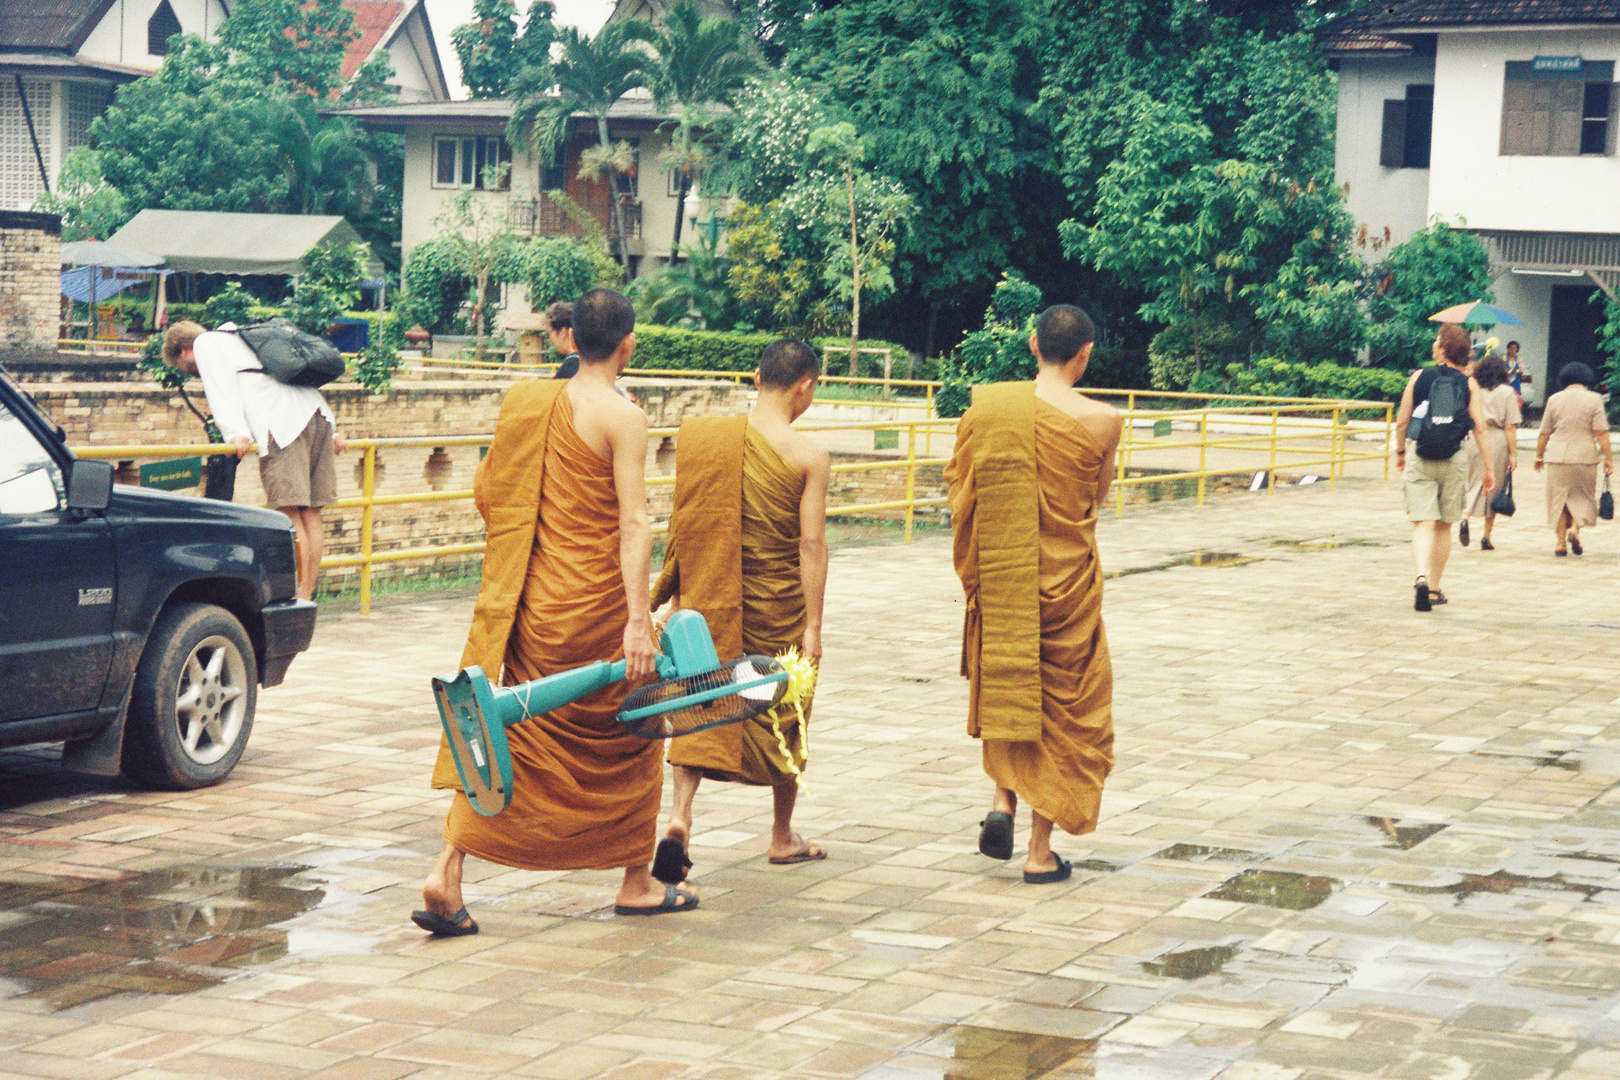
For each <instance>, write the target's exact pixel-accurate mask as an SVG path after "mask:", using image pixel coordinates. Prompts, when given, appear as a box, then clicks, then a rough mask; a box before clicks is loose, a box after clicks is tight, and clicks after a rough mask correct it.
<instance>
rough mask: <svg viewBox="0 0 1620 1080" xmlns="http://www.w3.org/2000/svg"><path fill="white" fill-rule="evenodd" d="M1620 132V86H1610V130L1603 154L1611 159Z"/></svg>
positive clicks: (1604, 143) (1606, 135) (1605, 138)
mask: <svg viewBox="0 0 1620 1080" xmlns="http://www.w3.org/2000/svg"><path fill="white" fill-rule="evenodd" d="M1617 132H1620V86H1615V85H1614V84H1612V83H1611V84H1610V85H1609V128H1608V130H1607V131H1606V132H1605V133H1604V142H1603V152H1604V153H1605V154H1608V155H1609V156H1610V157H1613V156H1614V153H1615V149H1616V146H1615V144H1616V141H1617V140H1616V138H1615V136H1616V133H1617Z"/></svg>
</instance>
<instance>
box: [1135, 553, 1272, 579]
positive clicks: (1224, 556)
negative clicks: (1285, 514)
mask: <svg viewBox="0 0 1620 1080" xmlns="http://www.w3.org/2000/svg"><path fill="white" fill-rule="evenodd" d="M1261 561H1262V560H1261V558H1260V556H1258V555H1240V554H1238V553H1237V552H1235V551H1190V552H1188V553H1187V554H1185V555H1177V556H1175V557H1174V558H1172V559H1168V560H1166V561H1165V562H1161V563H1153V564H1151V565H1149V566H1130V567H1126V568H1125V569H1124V570H1110V571H1108V572H1107V573H1105V574H1104V575H1103V577H1105V578H1110V579H1112V578H1122V577H1130V576H1131V575H1132V574H1151V573H1154V572H1155V571H1158V570H1173V569H1175V568H1176V567H1178V566H1194V567H1205V568H1208V567H1218V566H1245V565H1247V564H1249V563H1255V562H1261Z"/></svg>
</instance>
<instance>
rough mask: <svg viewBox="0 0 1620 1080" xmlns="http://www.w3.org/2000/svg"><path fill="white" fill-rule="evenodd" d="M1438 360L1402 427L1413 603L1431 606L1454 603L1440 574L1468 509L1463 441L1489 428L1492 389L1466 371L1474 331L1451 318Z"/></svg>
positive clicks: (1487, 468)
mask: <svg viewBox="0 0 1620 1080" xmlns="http://www.w3.org/2000/svg"><path fill="white" fill-rule="evenodd" d="M1430 353H1431V355H1433V357H1434V359H1435V365H1434V367H1428V368H1424V369H1423V370H1421V371H1417V372H1414V373H1413V375H1412V377H1411V378H1410V379H1408V380H1407V382H1406V389H1405V390H1404V391H1402V393H1401V411H1400V415H1399V417H1398V418H1397V419H1396V430H1397V431H1402V432H1405V434H1406V442H1405V445H1404V446H1402V447H1401V449H1399V450H1397V451H1396V452H1395V467H1396V468H1397V469H1400V470H1401V494H1402V497H1403V499H1404V500H1405V502H1406V516H1407V518H1408V519H1409V520H1410V521H1411V522H1412V561H1413V562H1414V563H1415V564H1416V566H1417V580H1416V581H1415V582H1414V583H1413V587H1412V591H1413V599H1412V607H1413V609H1414V610H1416V611H1429V610H1431V609H1432V608H1433V607H1434V605H1436V604H1444V603H1445V602H1446V594H1445V593H1443V592H1441V591H1440V575H1441V574H1442V573H1444V572H1445V569H1446V559H1447V558H1448V557H1449V556H1450V554H1451V525H1452V523H1453V522H1455V521H1458V520H1459V519H1461V518H1462V516H1463V501H1464V499H1465V498H1466V497H1467V495H1468V451H1467V450H1466V449H1465V448H1464V447H1463V440H1464V439H1466V438H1467V437H1468V433H1469V432H1470V431H1474V430H1480V431H1483V430H1484V429H1485V414H1484V412H1483V411H1482V410H1481V408H1480V403H1481V399H1482V398H1483V397H1484V396H1485V395H1484V393H1483V391H1481V390H1480V389H1479V384H1478V383H1476V382H1475V381H1474V380H1473V379H1472V378H1470V377H1469V376H1468V375H1467V373H1466V372H1465V371H1464V370H1463V369H1464V368H1465V367H1467V365H1468V361H1469V358H1470V356H1471V355H1472V353H1473V345H1472V343H1471V342H1470V341H1469V340H1468V331H1466V330H1464V329H1463V328H1462V327H1460V326H1457V325H1456V324H1454V323H1447V324H1446V325H1445V326H1442V327H1441V328H1440V333H1439V334H1437V335H1435V339H1434V346H1433V348H1432V349H1431V350H1430ZM1482 464H1483V466H1484V476H1483V477H1482V480H1483V482H1484V485H1485V487H1486V488H1490V489H1494V488H1495V487H1496V473H1495V470H1494V468H1493V463H1492V462H1491V460H1490V459H1489V458H1488V457H1486V458H1483V460H1482Z"/></svg>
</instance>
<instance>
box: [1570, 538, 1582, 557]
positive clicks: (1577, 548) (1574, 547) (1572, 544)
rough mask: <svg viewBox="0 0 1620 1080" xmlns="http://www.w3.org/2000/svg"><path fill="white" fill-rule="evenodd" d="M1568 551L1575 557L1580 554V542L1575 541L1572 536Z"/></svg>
mask: <svg viewBox="0 0 1620 1080" xmlns="http://www.w3.org/2000/svg"><path fill="white" fill-rule="evenodd" d="M1569 550H1570V551H1573V552H1574V553H1575V554H1577V555H1579V554H1580V553H1581V542H1580V541H1579V540H1577V539H1575V538H1574V537H1573V536H1572V537H1570V538H1569Z"/></svg>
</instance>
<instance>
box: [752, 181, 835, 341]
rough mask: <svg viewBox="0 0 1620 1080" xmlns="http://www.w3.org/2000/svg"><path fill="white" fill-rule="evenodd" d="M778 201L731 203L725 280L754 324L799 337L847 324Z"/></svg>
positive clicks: (820, 334) (831, 332) (824, 334)
mask: <svg viewBox="0 0 1620 1080" xmlns="http://www.w3.org/2000/svg"><path fill="white" fill-rule="evenodd" d="M779 210H780V206H779V204H777V203H768V204H766V205H765V206H755V205H753V204H751V203H746V202H739V203H737V204H736V205H735V206H733V207H732V211H731V218H730V220H729V221H728V222H727V224H728V225H729V226H730V227H729V229H728V230H727V237H726V257H727V260H728V262H729V263H730V266H729V267H728V269H727V272H726V284H727V286H728V287H729V288H730V291H731V294H732V296H734V297H735V298H736V301H737V304H738V306H739V307H740V309H741V311H742V315H743V318H744V319H745V320H746V321H747V322H748V324H749V325H750V326H751V327H752V326H763V327H768V328H771V329H774V330H779V331H781V332H782V333H785V334H791V335H793V336H794V337H799V338H805V339H809V338H816V337H824V336H826V335H829V334H834V333H838V332H840V331H843V330H846V329H847V328H848V323H847V321H846V319H845V311H847V309H845V311H841V310H840V309H839V308H838V306H837V305H836V304H835V303H834V302H833V299H832V297H831V296H830V295H828V293H827V291H826V287H825V283H824V282H823V280H822V276H821V275H820V274H819V273H817V272H816V271H815V268H814V267H813V266H812V264H811V261H810V259H809V257H808V256H807V255H805V254H803V253H802V245H801V244H800V243H798V242H797V238H796V237H792V236H789V235H786V233H787V232H788V229H787V227H786V225H785V224H784V218H783V215H781V214H779Z"/></svg>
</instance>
